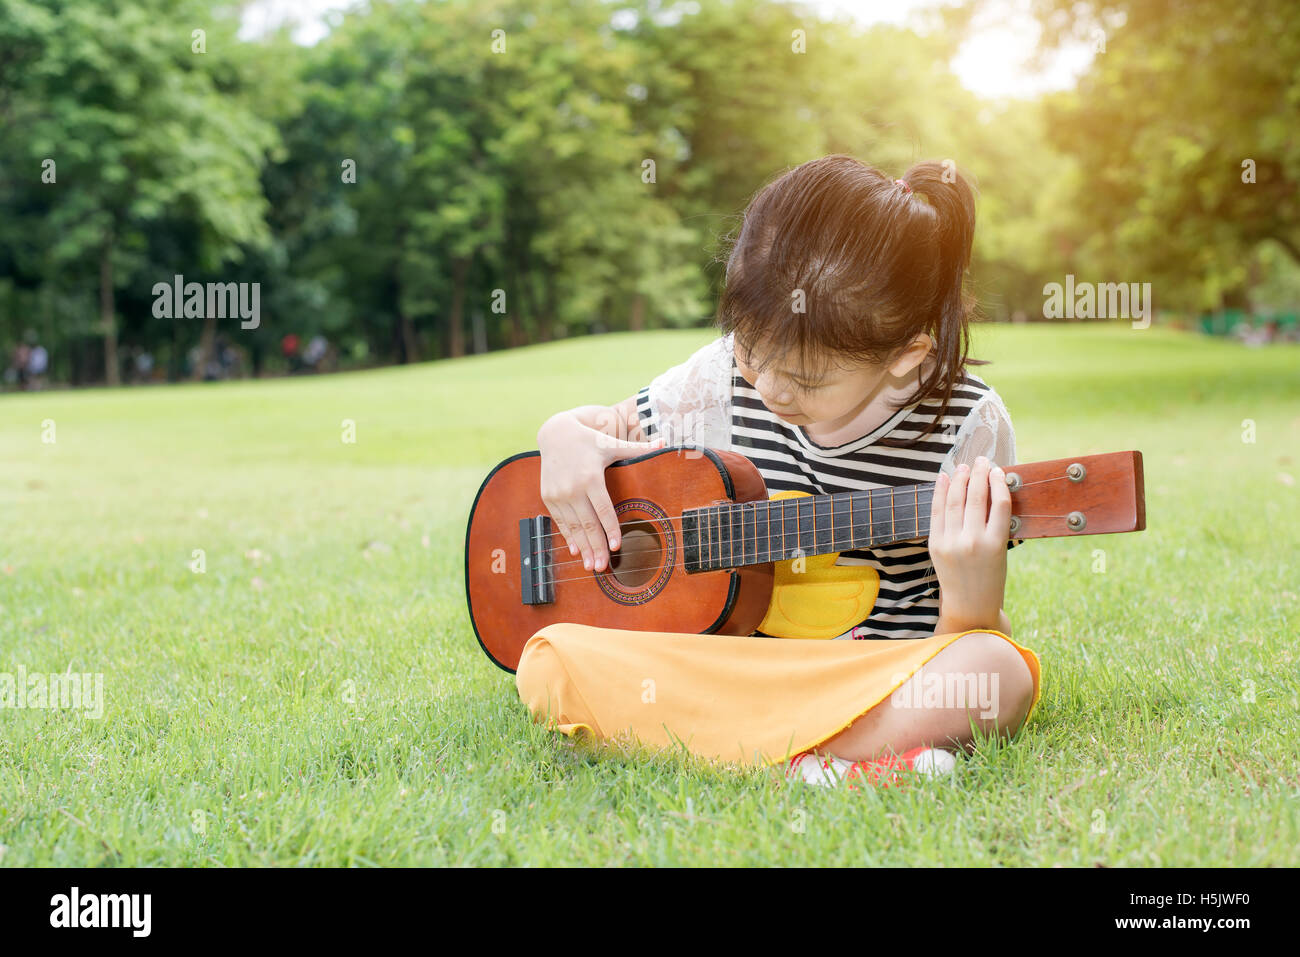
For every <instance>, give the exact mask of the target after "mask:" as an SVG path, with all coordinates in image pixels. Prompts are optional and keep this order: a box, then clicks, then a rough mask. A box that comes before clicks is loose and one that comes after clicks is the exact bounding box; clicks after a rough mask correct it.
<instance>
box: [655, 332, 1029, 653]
mask: <svg viewBox="0 0 1300 957" xmlns="http://www.w3.org/2000/svg"><path fill="white" fill-rule="evenodd" d="M731 343H732V337H731V336H730V335H728V336H723V337H721V338H719V339H717V340H715V341H714V342H712V343H710V344H709V345H707V346H705V347H703V348H702V349H700V350H699V351H697V352H696V353H695V354H694V355H693V356H692V357H691V358H690V359H688V360H687V361H686V362H684V363H682V364H681V365H679V366H676V367H674V368H673V369H670V370H668V371H667V372H665V373H663V374H662V375H660V376H658V377H657V378H656V379H654V380H653V381H652V382H651V383H650V384H649V385H647V386H646V387H644V388H643V389H641V390H640V391H639V392H638V393H637V397H636V403H637V412H638V414H639V416H640V419H641V425H642V430H643V431H644V432H645V433H646V435H647V437H651V438H653V437H655V436H658V435H661V434H662V435H663V436H664V438H665V439H666V440H667V441H668V444H669V445H676V444H686V443H690V444H698V445H703V446H707V447H710V448H719V449H724V450H729V451H733V452H739V453H740V454H742V455H744V456H745V457H746V458H748V459H749V460H751V461H752V462H753V463H754V464H755V465H756V466H757V467H758V470H759V472H760V474H761V475H762V476H763V480H764V481H765V482H766V484H767V490H768V493H769V494H771V493H773V492H780V491H785V490H789V489H793V490H797V491H801V492H808V493H810V494H813V495H818V494H821V493H823V492H843V491H849V490H861V489H872V488H882V487H888V486H900V485H915V484H919V483H927V482H933V481H935V479H937V478H938V475H939V473H940V471H943V472H946V473H948V474H949V475H951V474H952V471H953V469H955V468H956V466H957V465H958V464H960V463H962V462H965V463H966V464H968V465H973V464H974V460H975V458H976V457H977V456H979V455H985V456H988V458H989V459H991V460H992V461H993V462H995V463H997V464H999V465H1002V466H1003V467H1006V466H1010V465H1014V464H1015V462H1016V458H1015V432H1014V429H1013V428H1012V426H1011V419H1010V415H1009V414H1008V413H1007V411H1006V406H1005V405H1004V403H1003V402H1002V400H1001V397H1000V396H998V394H997V392H996V391H994V390H993V389H992V388H991V387H990V386H989V385H988V384H987V383H985V382H984V381H983V380H982V379H981V378H980V377H979V376H976V375H974V374H972V373H971V372H969V371H967V372H965V373H964V375H963V377H962V379H961V380H960V381H959V382H958V383H957V384H956V386H954V388H953V394H952V397H951V399H950V401H949V403H948V411H947V414H946V415H945V416H943V417H941V418H940V420H939V423H938V425H937V426H936V427H935V430H934V431H933V432H931V433H930V435H928V436H927V437H926V438H925V439H924V440H923V441H921V442H918V443H916V444H915V445H913V446H911V447H909V448H894V447H890V446H883V445H880V444H878V443H879V441H880V440H881V439H884V438H889V439H891V440H900V439H901V440H911V439H915V438H916V437H917V436H919V435H920V434H921V432H923V431H925V429H926V428H927V427H928V426H929V424H930V422H931V421H932V420H933V418H934V416H935V414H936V413H937V412H938V411H939V401H938V400H937V399H927V400H923V401H918V402H913V403H911V404H909V405H907V406H905V407H903V408H902V409H899V410H897V411H896V412H894V413H893V414H892V415H891V416H890V418H889V419H888V420H887V421H885V422H884V423H882V424H881V425H879V426H878V427H877V428H875V429H873V430H872V431H871V432H870V433H869V434H867V435H864V436H862V437H861V438H857V439H854V440H852V441H849V442H845V443H843V444H841V445H836V446H830V447H827V446H823V445H820V444H818V443H817V442H815V441H814V440H812V439H810V438H809V437H808V435H807V434H806V433H805V432H804V431H803V429H802V428H800V427H799V426H797V425H792V424H790V423H787V422H785V421H783V420H782V419H780V418H779V417H778V416H776V415H775V414H774V413H772V412H770V411H769V410H768V409H767V407H766V406H765V405H764V404H763V401H762V399H761V398H760V396H759V394H758V392H757V391H756V390H755V389H754V388H753V386H751V385H750V384H749V382H747V381H746V380H745V378H744V377H743V376H742V375H741V374H740V372H739V370H738V369H737V368H736V363H735V355H734V351H733V350H732V345H731ZM926 541H927V540H926V539H924V538H922V539H915V540H912V541H904V542H896V543H894V544H891V545H884V546H878V547H875V548H870V549H854V550H849V551H844V552H841V553H840V557H839V559H838V560H837V562H836V564H838V565H855V564H857V565H869V566H871V567H872V568H874V569H875V570H876V573H877V574H878V575H879V577H880V590H879V594H878V595H877V598H876V603H875V607H874V608H873V609H872V611H871V614H870V616H869V617H868V618H867V619H866V620H865V621H863V622H862V623H861V624H860V625H859V626H858V627H856V628H853V629H850V630H849V631H847V632H845V633H844V634H843V635H840V636H839V637H840V638H928V637H930V636H931V635H932V634H934V629H935V626H936V625H937V624H938V621H939V583H938V580H937V578H936V577H935V570H934V565H933V564H932V562H931V561H930V553H929V549H928V548H927V547H926ZM1018 544H1020V540H1019V539H1013V540H1011V541H1009V542H1008V543H1007V548H1013V547H1015V546H1016V545H1018Z"/></svg>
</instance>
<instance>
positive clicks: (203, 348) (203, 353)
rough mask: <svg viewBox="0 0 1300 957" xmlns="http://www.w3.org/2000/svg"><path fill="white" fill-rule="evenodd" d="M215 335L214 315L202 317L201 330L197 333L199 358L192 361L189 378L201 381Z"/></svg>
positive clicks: (210, 354) (210, 356)
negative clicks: (192, 366) (192, 365)
mask: <svg viewBox="0 0 1300 957" xmlns="http://www.w3.org/2000/svg"><path fill="white" fill-rule="evenodd" d="M216 337H217V317H216V316H215V315H211V316H204V317H203V331H202V332H200V333H199V358H198V361H197V362H195V363H194V368H193V369H191V370H190V378H191V379H193V380H194V381H195V382H202V381H203V376H204V374H205V373H206V371H207V368H208V362H209V361H210V360H211V359H212V341H213V340H214V339H216Z"/></svg>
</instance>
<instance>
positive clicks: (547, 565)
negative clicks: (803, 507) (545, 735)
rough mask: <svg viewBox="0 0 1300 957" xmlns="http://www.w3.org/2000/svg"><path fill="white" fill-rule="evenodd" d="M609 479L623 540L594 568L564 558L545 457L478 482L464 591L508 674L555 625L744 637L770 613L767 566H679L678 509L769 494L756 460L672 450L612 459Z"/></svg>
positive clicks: (505, 465)
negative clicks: (545, 484)
mask: <svg viewBox="0 0 1300 957" xmlns="http://www.w3.org/2000/svg"><path fill="white" fill-rule="evenodd" d="M605 484H606V488H607V489H608V490H609V497H610V501H612V502H613V504H614V510H615V513H616V514H617V516H618V522H619V525H620V526H621V529H622V539H621V541H620V543H619V549H618V550H617V551H615V552H612V553H611V562H610V564H609V566H608V567H606V568H605V569H604V570H603V571H600V572H597V571H594V570H587V569H585V568H583V566H582V558H581V556H580V555H579V556H573V555H570V554H569V547H568V543H567V542H566V541H565V539H564V536H563V535H562V534H560V531H559V529H558V528H557V527H556V526H555V525H554V524H553V523H551V521H550V517H549V513H548V512H547V509H546V506H545V505H544V504H543V503H542V499H541V488H540V486H541V453H540V452H537V451H531V452H522V453H520V454H519V455H515V456H512V457H511V458H508V459H506V460H505V461H504V462H502V463H501V464H500V465H498V466H497V467H496V468H495V469H493V470H492V472H491V473H490V474H489V475H488V476H487V478H486V479H484V480H483V484H482V486H480V488H479V490H478V495H476V496H475V498H474V504H473V505H472V506H471V508H470V515H469V523H468V526H467V528H466V530H465V594H466V599H467V602H468V605H469V612H470V622H471V624H472V626H473V628H474V633H475V636H476V637H477V639H478V642H479V645H480V646H482V648H483V651H484V652H486V653H487V655H488V657H489V658H491V659H492V660H493V661H494V662H495V663H496V664H497V665H498V666H500V667H501V668H503V669H505V670H506V671H510V672H513V671H514V670H515V668H516V667H517V666H518V664H519V658H520V655H521V654H522V652H523V648H524V645H525V644H526V643H527V642H528V639H529V638H531V637H532V636H533V635H534V634H535V633H536V632H537V631H539V630H540V629H542V628H544V627H545V626H547V625H550V624H553V623H555V622H561V621H567V622H575V623H577V624H586V625H596V626H599V627H603V628H621V629H629V630H633V631H673V632H684V633H691V634H720V635H749V634H752V633H753V632H754V631H755V630H757V628H758V626H759V624H760V623H761V622H762V621H763V619H764V616H765V615H766V614H767V613H768V607H769V604H770V602H771V597H772V585H773V575H774V572H773V566H772V564H771V563H764V564H758V565H749V566H743V567H739V568H735V569H723V570H710V571H694V572H691V573H687V571H686V569H685V566H684V564H683V553H684V550H685V545H686V542H685V540H684V536H683V531H682V513H683V512H685V511H688V510H690V509H695V508H700V507H702V506H706V505H713V504H725V503H731V502H751V501H767V487H766V485H765V484H764V482H763V477H762V475H760V474H759V471H758V468H757V467H756V466H755V465H754V463H753V462H751V461H750V460H749V459H747V458H745V457H744V456H743V455H739V454H737V453H734V452H723V451H720V450H717V449H708V448H700V447H691V446H674V447H672V448H668V449H657V450H655V451H652V452H647V453H646V454H645V455H641V456H637V457H636V458H631V459H624V460H622V461H619V462H615V463H613V464H611V465H610V466H609V467H608V468H606V470H605ZM539 570H540V573H539Z"/></svg>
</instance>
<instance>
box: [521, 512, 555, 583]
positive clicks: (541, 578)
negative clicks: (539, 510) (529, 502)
mask: <svg viewBox="0 0 1300 957" xmlns="http://www.w3.org/2000/svg"><path fill="white" fill-rule="evenodd" d="M519 570H520V574H519V590H520V592H521V597H522V598H523V603H524V604H525V605H547V604H550V603H551V602H553V601H555V578H554V575H553V574H552V570H551V516H549V515H534V516H533V517H532V518H521V519H520V520H519Z"/></svg>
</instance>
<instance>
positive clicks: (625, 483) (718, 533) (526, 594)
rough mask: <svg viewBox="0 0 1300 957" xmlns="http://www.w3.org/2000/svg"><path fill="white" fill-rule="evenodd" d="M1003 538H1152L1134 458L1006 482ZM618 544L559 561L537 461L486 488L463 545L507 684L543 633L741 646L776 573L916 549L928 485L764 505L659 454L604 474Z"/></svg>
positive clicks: (470, 589)
mask: <svg viewBox="0 0 1300 957" xmlns="http://www.w3.org/2000/svg"><path fill="white" fill-rule="evenodd" d="M1006 479H1007V486H1008V487H1009V488H1010V490H1011V509H1012V516H1011V537H1012V538H1055V537H1061V538H1065V537H1071V536H1074V535H1103V534H1107V533H1110V532H1134V531H1139V530H1141V529H1143V528H1145V527H1146V500H1145V494H1144V490H1143V482H1142V453H1141V452H1137V451H1128V452H1110V453H1106V454H1102V455H1082V456H1076V457H1073V458H1063V459H1052V460H1050V461H1046V462H1031V463H1027V464H1021V465H1014V466H1011V467H1010V468H1008V469H1006ZM605 483H606V487H607V488H608V490H609V496H610V500H611V501H612V502H613V503H614V510H615V512H616V514H617V515H618V521H619V525H620V526H621V528H622V530H623V535H622V541H621V543H620V547H619V549H618V551H616V552H612V553H611V555H610V562H609V564H608V566H607V567H606V568H605V569H604V570H603V571H599V572H597V571H594V570H592V571H588V570H587V569H584V568H583V565H582V559H581V557H577V558H575V557H574V556H571V555H570V554H569V547H568V543H567V542H565V540H564V536H563V535H561V534H560V533H559V531H558V530H557V529H556V528H555V527H554V525H553V524H552V522H551V518H550V515H549V514H548V513H547V511H546V507H545V505H543V504H542V499H541V489H540V486H541V453H540V452H537V451H532V452H521V453H520V454H518V455H514V456H511V457H510V458H508V459H506V460H505V461H504V462H502V463H501V464H500V465H498V466H497V467H496V468H494V469H493V470H492V471H491V473H489V474H488V476H487V478H485V479H484V480H483V484H482V486H480V487H479V490H478V495H476V496H475V498H474V504H473V505H472V506H471V508H470V515H469V523H468V527H467V528H466V530H465V595H466V599H467V601H468V604H469V612H470V622H471V624H472V625H473V626H474V632H475V635H476V636H477V638H478V641H479V644H480V645H481V646H482V648H483V650H484V651H485V652H486V653H487V655H488V657H489V658H491V659H492V660H493V661H494V662H496V664H497V665H499V666H500V667H501V668H503V669H505V670H506V671H510V672H513V671H514V670H515V668H516V667H517V666H518V664H519V657H520V655H521V653H522V652H523V647H524V645H525V644H526V643H527V641H528V639H529V638H531V637H532V636H533V635H534V634H535V633H536V632H537V631H538V630H540V629H541V628H543V627H545V626H546V625H549V624H553V623H555V622H561V621H568V622H577V623H580V624H587V625H598V626H600V627H604V628H622V629H630V630H634V631H674V632H692V633H695V634H721V635H749V634H752V633H753V632H754V631H755V630H757V628H758V625H759V623H760V622H762V621H763V619H764V615H765V614H766V612H767V610H768V604H769V602H770V600H771V595H772V583H773V564H772V563H773V562H778V561H786V560H789V559H797V558H799V557H811V556H814V555H826V554H829V553H832V552H840V551H848V550H851V549H859V548H871V547H874V546H878V545H888V544H890V543H892V542H901V541H907V540H915V539H924V538H927V537H928V536H929V534H930V504H931V501H932V499H933V494H934V483H933V482H927V483H923V484H920V485H898V486H893V487H883V488H876V489H870V490H863V491H850V492H833V493H824V494H821V495H812V496H805V497H802V498H792V499H785V500H782V501H772V500H770V499H769V497H768V492H767V487H766V485H765V484H764V482H763V478H762V475H761V474H760V473H759V471H758V467H757V466H755V465H754V463H753V462H751V461H750V460H749V459H747V458H745V457H744V456H743V455H740V454H739V453H736V452H723V451H719V450H717V449H709V448H702V447H700V446H693V445H680V446H671V447H669V448H664V449H656V450H654V451H652V452H647V453H646V454H645V455H641V456H637V457H636V458H631V459H624V460H622V461H619V462H615V463H613V464H612V465H610V466H609V467H608V468H607V469H606V470H605Z"/></svg>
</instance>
